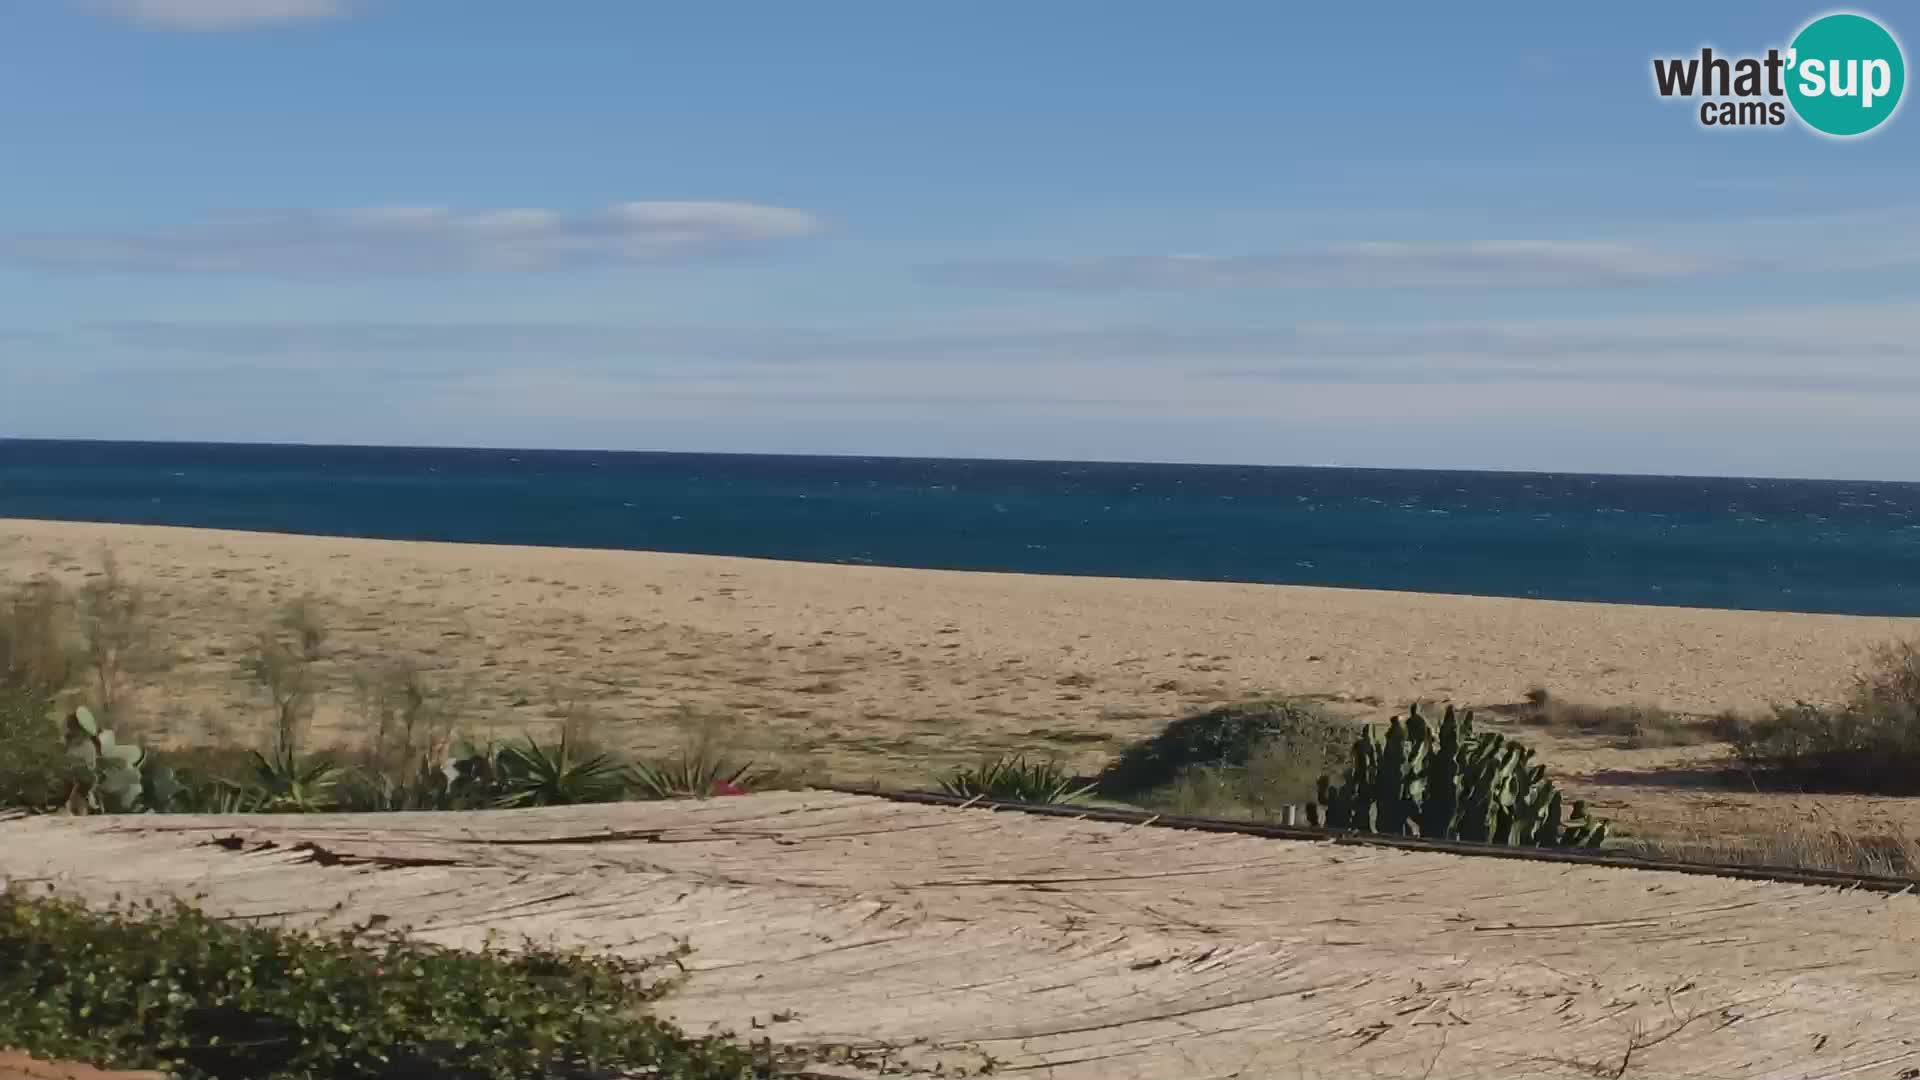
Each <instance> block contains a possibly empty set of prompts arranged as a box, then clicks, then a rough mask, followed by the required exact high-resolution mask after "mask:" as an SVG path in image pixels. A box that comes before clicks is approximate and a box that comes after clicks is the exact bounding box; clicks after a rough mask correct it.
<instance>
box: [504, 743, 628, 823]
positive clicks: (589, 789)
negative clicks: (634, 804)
mask: <svg viewBox="0 0 1920 1080" xmlns="http://www.w3.org/2000/svg"><path fill="white" fill-rule="evenodd" d="M490 759H491V760H490V762H489V771H490V772H491V773H492V783H493V785H494V786H495V787H496V788H497V792H498V793H497V794H496V795H495V796H494V797H493V800H492V802H493V805H495V806H500V807H519V806H571V805H573V804H576V803H596V802H613V801H614V800H616V799H619V798H621V797H622V796H624V795H625V794H626V781H625V778H624V777H623V776H622V775H621V768H620V763H619V762H617V761H615V760H614V759H613V757H612V756H611V755H609V754H605V753H600V752H588V751H583V750H582V749H581V748H580V745H579V744H578V743H577V742H575V741H574V740H573V739H572V738H571V737H570V736H568V735H567V734H566V733H564V732H563V733H561V735H560V738H559V740H558V741H556V742H551V743H545V744H543V743H540V742H538V741H536V740H535V739H534V738H533V736H531V735H529V736H527V737H526V739H525V741H523V742H519V743H508V744H506V745H504V746H501V747H499V748H498V749H497V750H496V751H494V752H493V754H492V755H490Z"/></svg>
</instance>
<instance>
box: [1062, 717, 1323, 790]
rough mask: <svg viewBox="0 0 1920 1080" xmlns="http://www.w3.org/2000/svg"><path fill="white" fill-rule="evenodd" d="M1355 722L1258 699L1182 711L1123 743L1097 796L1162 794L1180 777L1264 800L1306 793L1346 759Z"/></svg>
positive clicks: (1103, 772)
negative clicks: (1250, 792)
mask: <svg viewBox="0 0 1920 1080" xmlns="http://www.w3.org/2000/svg"><path fill="white" fill-rule="evenodd" d="M1353 730H1354V729H1353V725H1352V724H1351V723H1348V722H1347V721H1344V720H1341V719H1339V718H1337V717H1333V716H1329V715H1327V714H1326V713H1325V712H1323V711H1322V710H1321V708H1320V707H1319V706H1318V705H1316V704H1314V703H1312V702H1308V701H1297V700H1290V699H1285V698H1273V699H1261V700H1256V701H1247V702H1236V703H1233V704H1227V705H1220V706H1216V707H1214V708H1211V709H1207V710H1205V711H1203V712H1198V713H1194V714H1192V715H1189V716H1183V717H1180V718H1179V719H1177V720H1174V721H1173V722H1172V723H1169V724H1168V725H1167V726H1166V727H1165V728H1163V729H1162V730H1161V731H1160V732H1158V733H1157V734H1155V735H1153V736H1152V737H1150V738H1147V739H1143V740H1141V741H1139V742H1136V743H1134V744H1132V745H1131V746H1128V747H1126V748H1125V749H1123V750H1122V751H1121V752H1120V754H1119V756H1118V757H1116V758H1115V759H1114V760H1113V762H1112V763H1111V764H1110V765H1108V766H1107V767H1106V768H1105V769H1104V770H1102V771H1101V773H1100V776H1099V789H1100V794H1101V796H1102V797H1105V798H1112V799H1121V800H1140V799H1152V798H1155V797H1158V796H1156V794H1155V793H1159V794H1160V795H1162V796H1164V795H1165V794H1167V793H1168V792H1169V791H1170V790H1172V789H1174V788H1176V787H1178V786H1179V785H1180V784H1181V783H1182V782H1183V781H1188V782H1190V784H1197V785H1200V786H1203V787H1204V786H1209V785H1211V786H1214V787H1220V788H1222V789H1223V790H1224V789H1232V790H1252V789H1258V791H1259V793H1260V797H1261V798H1263V799H1265V800H1266V801H1269V802H1276V801H1285V802H1300V801H1303V800H1305V799H1308V798H1311V797H1312V794H1313V783H1314V780H1315V779H1317V778H1318V777H1319V776H1320V775H1321V774H1322V773H1324V772H1326V771H1327V770H1329V769H1331V768H1334V767H1337V766H1338V764H1339V763H1340V762H1341V761H1343V760H1344V759H1345V756H1346V750H1347V747H1348V745H1349V744H1350V743H1351V742H1352V740H1353Z"/></svg>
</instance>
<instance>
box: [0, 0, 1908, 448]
mask: <svg viewBox="0 0 1920 1080" xmlns="http://www.w3.org/2000/svg"><path fill="white" fill-rule="evenodd" d="M1824 10H1826V9H1824V8H1820V7H1814V6H1805V5H1774V4H1764V3H1744V4H1739V5H1734V4H1719V5H1704V4H1692V5H1683V4H1673V3H1658V4H1654V3H1646V4H1614V5H1605V6H1604V7H1593V6H1588V7H1576V6H1575V5H1561V4H1540V3H1526V4H1519V3H1515V4H1505V5H1498V4H1474V5H1415V4H1412V3H1405V4H1378V5H1372V6H1370V7H1366V8H1363V7H1361V6H1360V5H1331V4H1330V5H1320V6H1314V7H1309V6H1307V5H1284V4H1273V3H1252V2H1227V0H1216V2H1212V3H1208V4H1204V5H1183V4H1174V3H1171V2H1156V3H1144V2H1127V0H1100V2H1092V0H1049V2H1047V3H1015V2H1012V0H982V2H973V3H965V4H959V3H954V4H945V5H932V4H900V3H897V2H893V3H882V2H852V0H845V2H839V0H836V2H823V3H812V4H778V3H771V2H761V3H728V2H721V0H708V2H704V3H700V4H697V5H696V4H668V3H665V2H662V3H647V4H636V3H631V2H628V0H567V2H566V3H551V4H549V3H535V2H534V0H8V2H7V3H6V5H5V6H4V8H0V58H4V63H0V433H5V434H12V435H24V436H42V437H89V438H90V437H106V438H162V439H205V440H247V441H254V440H271V441H294V442H359V443H403V444H442V445H480V446H557V447H592V448H618V449H671V450H714V451H728V450H731V451H767V452H799V453H860V454H916V455H918V454H925V455H968V456H974V455H977V456H993V457H1060V458H1097V459H1121V460H1162V461H1229V462H1246V463H1262V464H1268V463H1271V464H1345V465H1370V466H1410V467H1424V466H1432V467H1464V468H1502V469H1567V470H1580V471H1617V472H1661V473H1715V474H1736V475H1788V476H1835V477H1855V478H1874V479H1915V480H1920V453H1916V452H1915V451H1916V450H1920V434H1917V432H1920V425H1916V422H1915V418H1916V416H1920V364H1916V360H1920V301H1917V300H1916V298H1917V297H1920V254H1916V252H1920V196H1916V195H1915V194H1914V177H1915V176H1916V175H1920V169H1917V168H1916V166H1920V141H1917V140H1916V136H1920V126H1916V125H1920V119H1916V118H1915V117H1913V116H1911V115H1907V114H1906V112H1910V110H1907V111H1903V113H1902V114H1901V115H1899V116H1896V117H1895V118H1894V119H1893V121H1891V122H1890V123H1889V124H1888V125H1886V126H1885V127H1884V128H1883V129H1882V130H1880V131H1878V132H1876V133H1875V134H1873V135H1872V136H1869V137H1867V138H1864V139H1858V140H1851V141H1838V140H1829V139H1823V138H1821V137H1819V136H1817V135H1814V134H1812V133H1810V132H1808V131H1806V130H1804V129H1801V128H1799V127H1797V126H1789V127H1787V128H1784V129H1755V130H1739V131H1710V130H1706V129H1703V128H1702V127H1701V126H1700V125H1699V124H1698V122H1697V120H1696V119H1695V116H1694V110H1693V107H1692V106H1690V105H1689V104H1687V103H1684V102H1678V101H1663V100H1660V99H1658V98H1657V97H1656V96H1655V95H1654V93H1653V90H1652V79H1651V75H1650V65H1649V61H1650V59H1651V58H1652V57H1653V56H1655V55H1663V56H1665V55H1685V54H1688V53H1692V52H1696V51H1697V50H1698V49H1699V48H1700V46H1701V45H1703V44H1711V45H1713V46H1714V47H1715V48H1716V49H1718V50H1723V51H1728V52H1762V51H1764V50H1765V49H1766V48H1767V47H1768V46H1770V45H1784V44H1785V43H1786V41H1787V40H1788V39H1789V38H1790V37H1791V36H1792V34H1793V32H1794V31H1795V30H1796V29H1797V28H1798V27H1799V26H1801V25H1802V24H1804V23H1805V22H1806V21H1807V20H1808V19H1809V18H1811V17H1812V16H1814V15H1816V14H1819V13H1821V12H1822V11H1824ZM1859 10H1864V11H1866V12H1868V13H1870V14H1878V15H1882V16H1885V18H1884V19H1883V21H1884V22H1886V23H1887V24H1888V25H1889V26H1890V27H1891V29H1893V30H1894V32H1895V33H1896V34H1899V33H1902V32H1903V30H1904V29H1905V28H1904V27H1903V25H1902V22H1901V16H1902V15H1903V14H1904V9H1899V8H1894V7H1888V8H1887V9H1885V10H1879V11H1876V10H1875V9H1873V8H1865V9H1859Z"/></svg>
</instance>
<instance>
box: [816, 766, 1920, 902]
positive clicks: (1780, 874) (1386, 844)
mask: <svg viewBox="0 0 1920 1080" xmlns="http://www.w3.org/2000/svg"><path fill="white" fill-rule="evenodd" d="M820 790H823V791H834V792H839V793H840V794H843V795H866V796H870V797H872V798H878V799H888V800H890V801H893V802H904V803H921V804H924V805H927V806H953V807H970V808H973V809H978V810H1010V811H1014V812H1016V813H1022V814H1032V815H1034V816H1036V817H1056V818H1069V819H1072V820H1076V821H1104V822H1111V823H1114V824H1120V825H1149V826H1152V827H1154V828H1160V829H1185V830H1188V831H1191V832H1209V833H1233V834H1235V835H1238V836H1260V837H1266V838H1269V839H1274V840H1313V841H1318V842H1321V843H1332V844H1349V845H1354V846H1359V847H1383V848H1399V849H1400V850H1403V851H1438V852H1444V853H1446V854H1449V855H1478V856H1481V857H1483V858H1492V859H1521V860H1525V861H1528V862H1550V863H1567V864H1572V865H1576V866H1610V867H1614V868H1616V869H1621V870H1664V871H1667V872H1669V873H1675V874H1698V875H1701V876H1703V877H1720V878H1738V879H1741V880H1745V881H1777V882H1782V883H1784V884H1789V885H1823V886H1828V887H1832V888H1841V889H1860V890H1864V891H1866V892H1878V893H1904V892H1911V891H1915V890H1916V889H1920V882H1916V881H1912V880H1908V879H1906V878H1897V877H1887V876H1885V875H1882V874H1845V873H1841V872H1839V871H1835V870H1802V869H1798V868H1795V867H1788V866H1739V865H1733V864H1727V863H1694V862H1673V861H1669V860H1665V859H1643V858H1640V857H1638V856H1635V855H1624V854H1620V853H1618V852H1604V851H1594V850H1586V849H1568V848H1536V847H1513V846H1509V845H1506V844H1487V843H1479V842H1475V841H1470V840H1427V839H1423V838H1421V837H1417V836H1388V835H1383V834H1380V833H1360V832H1350V831H1347V830H1344V829H1317V828H1312V827H1309V826H1305V825H1262V824H1257V823H1254V822H1247V821H1227V820H1224V819H1221V818H1197V817H1179V816H1175V815H1168V814H1155V813H1151V812H1148V811H1145V810H1104V809H1094V808H1090V807H1082V806H1073V805H1062V804H1043V803H1020V802H998V801H994V800H991V799H982V798H977V797H976V798H962V797H961V796H958V795H943V794H939V793H937V792H931V791H888V790H884V789H881V788H872V787H866V788H862V787H841V786H838V785H828V786H825V787H823V788H821V789H820Z"/></svg>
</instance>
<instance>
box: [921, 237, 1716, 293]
mask: <svg viewBox="0 0 1920 1080" xmlns="http://www.w3.org/2000/svg"><path fill="white" fill-rule="evenodd" d="M1742 265H1743V264H1742V263H1741V262H1739V261H1737V260H1732V259H1719V258H1701V257H1697V256H1691V255H1684V254H1678V253H1675V252H1669V251H1663V250H1659V249H1656V248H1650V247H1643V246H1636V245H1630V244H1614V243H1577V242H1564V241H1547V240H1529V241H1468V242H1462V243H1435V244H1411V243H1398V242H1391V243H1388V242H1382V243H1361V244H1346V245H1340V246H1334V247H1326V248H1320V249H1316V250H1311V251H1299V252H1288V253H1281V254H1272V255H1114V256H1097V257H1091V258H1063V259H1030V260H1028V259H1015V260H1006V261H999V262H974V263H949V264H944V265H939V266H934V267H930V268H929V269H928V274H929V276H931V277H932V278H934V279H935V280H939V281H946V282H950V283H955V284H965V285H986V286H1002V287H1011V288H1050V289H1087V290H1108V289H1539V288H1607V287H1618V286H1627V285H1643V284H1648V283H1652V282H1656V281H1660V280H1664V279H1668V278H1675V277H1684V276H1695V275H1702V274H1711V273H1722V272H1727V271H1731V270H1736V269H1740V268H1742Z"/></svg>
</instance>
